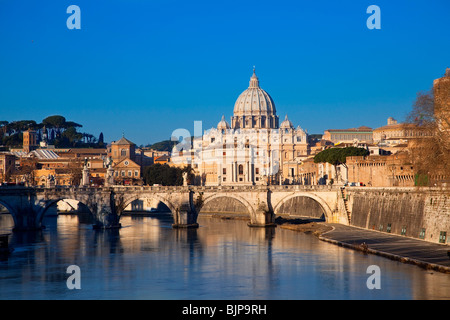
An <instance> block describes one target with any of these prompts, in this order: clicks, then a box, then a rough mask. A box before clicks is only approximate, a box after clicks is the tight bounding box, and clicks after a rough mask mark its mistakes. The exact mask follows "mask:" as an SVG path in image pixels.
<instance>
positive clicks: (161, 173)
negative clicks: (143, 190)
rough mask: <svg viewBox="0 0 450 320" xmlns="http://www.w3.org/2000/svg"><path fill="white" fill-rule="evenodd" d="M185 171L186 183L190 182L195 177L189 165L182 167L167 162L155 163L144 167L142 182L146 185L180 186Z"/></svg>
mask: <svg viewBox="0 0 450 320" xmlns="http://www.w3.org/2000/svg"><path fill="white" fill-rule="evenodd" d="M185 172H186V173H187V174H188V183H189V184H191V183H192V182H193V181H194V179H195V175H194V173H193V169H192V167H190V166H187V167H185V168H183V169H182V168H177V167H171V166H169V165H168V164H160V163H155V164H152V165H151V166H148V167H145V168H144V170H143V174H142V176H143V178H144V183H145V184H147V185H154V184H159V185H162V186H182V185H183V174H184V173H185Z"/></svg>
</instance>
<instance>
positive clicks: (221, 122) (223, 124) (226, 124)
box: [217, 116, 230, 130]
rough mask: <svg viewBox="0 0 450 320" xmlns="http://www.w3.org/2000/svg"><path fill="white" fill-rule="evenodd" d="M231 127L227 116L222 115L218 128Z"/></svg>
mask: <svg viewBox="0 0 450 320" xmlns="http://www.w3.org/2000/svg"><path fill="white" fill-rule="evenodd" d="M224 129H225V130H226V129H230V125H229V124H228V122H226V121H225V116H222V120H220V122H219V123H218V124H217V130H224Z"/></svg>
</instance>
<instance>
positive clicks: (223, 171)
mask: <svg viewBox="0 0 450 320" xmlns="http://www.w3.org/2000/svg"><path fill="white" fill-rule="evenodd" d="M222 174H227V168H222ZM224 181H225V180H224Z"/></svg>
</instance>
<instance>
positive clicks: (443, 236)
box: [439, 231, 447, 243]
mask: <svg viewBox="0 0 450 320" xmlns="http://www.w3.org/2000/svg"><path fill="white" fill-rule="evenodd" d="M446 240H447V232H446V231H441V232H440V233H439V243H445V241H446Z"/></svg>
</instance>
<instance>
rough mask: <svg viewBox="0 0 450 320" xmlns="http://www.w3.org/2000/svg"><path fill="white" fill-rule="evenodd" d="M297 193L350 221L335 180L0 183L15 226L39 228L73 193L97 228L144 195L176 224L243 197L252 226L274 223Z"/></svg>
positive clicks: (333, 218)
mask: <svg viewBox="0 0 450 320" xmlns="http://www.w3.org/2000/svg"><path fill="white" fill-rule="evenodd" d="M298 197H306V198H310V199H312V200H313V201H315V202H317V203H318V205H319V206H320V208H321V209H322V211H323V215H324V217H325V220H326V221H327V222H338V223H343V224H349V213H348V212H347V210H346V204H345V201H344V197H343V193H342V190H341V189H340V188H339V187H332V186H301V185H294V186H245V187H244V186H217V187H199V186H183V187H181V186H180V187H162V186H161V187H149V186H111V187H103V188H92V187H81V186H80V187H53V188H44V187H11V186H8V187H0V204H1V205H3V206H4V207H6V208H7V209H8V211H9V212H10V214H11V215H12V217H13V219H14V226H15V227H14V230H35V229H40V228H41V227H42V219H43V217H44V215H45V213H46V211H47V210H48V209H49V208H50V207H51V206H52V205H55V204H56V203H57V202H58V201H61V200H69V199H71V200H76V201H79V202H80V203H82V204H83V205H85V206H86V207H87V208H88V209H89V211H90V212H91V213H92V215H93V217H94V227H96V228H114V227H120V216H121V214H122V213H123V211H124V209H125V208H126V207H127V206H128V205H129V204H131V203H132V202H133V201H136V200H142V199H155V200H158V201H161V202H162V203H164V204H165V205H166V206H167V207H168V208H169V209H170V211H171V212H172V214H173V219H174V224H173V227H197V226H198V224H197V216H198V213H199V212H200V211H201V210H202V207H203V206H205V205H206V204H208V203H209V202H210V201H213V200H216V201H217V199H218V198H223V199H224V200H225V201H227V199H234V200H236V201H238V202H240V203H241V204H242V205H243V206H245V208H246V209H247V211H248V213H249V218H250V222H249V225H250V226H260V227H266V226H273V225H274V221H275V216H276V215H278V213H279V211H280V208H281V207H282V206H283V204H285V203H287V201H289V200H291V199H294V198H298ZM230 201H231V200H230Z"/></svg>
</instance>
